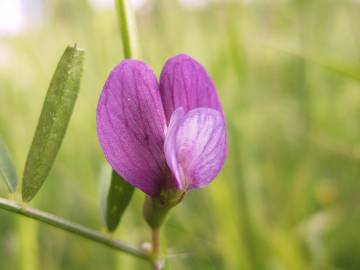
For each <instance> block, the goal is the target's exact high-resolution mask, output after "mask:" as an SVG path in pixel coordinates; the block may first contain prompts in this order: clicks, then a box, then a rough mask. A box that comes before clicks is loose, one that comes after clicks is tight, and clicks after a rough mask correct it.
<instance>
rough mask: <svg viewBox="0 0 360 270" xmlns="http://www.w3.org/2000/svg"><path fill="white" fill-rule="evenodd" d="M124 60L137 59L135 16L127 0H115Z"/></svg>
mask: <svg viewBox="0 0 360 270" xmlns="http://www.w3.org/2000/svg"><path fill="white" fill-rule="evenodd" d="M115 8H116V13H117V17H118V22H119V27H120V33H121V39H122V44H123V49H124V56H125V58H139V52H138V47H137V28H136V22H135V15H134V12H133V11H132V8H131V5H130V3H129V2H128V0H115Z"/></svg>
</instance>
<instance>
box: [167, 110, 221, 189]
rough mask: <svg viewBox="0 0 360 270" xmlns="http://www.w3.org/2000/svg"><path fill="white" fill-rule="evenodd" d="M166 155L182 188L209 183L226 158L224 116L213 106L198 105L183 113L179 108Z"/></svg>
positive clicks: (169, 136) (168, 132)
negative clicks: (212, 107)
mask: <svg viewBox="0 0 360 270" xmlns="http://www.w3.org/2000/svg"><path fill="white" fill-rule="evenodd" d="M164 150H165V156H166V161H167V164H168V166H169V167H170V169H171V171H172V172H173V174H174V176H175V177H176V179H177V182H178V188H179V189H180V190H191V189H193V188H199V187H203V186H206V185H208V184H209V183H210V182H211V181H212V180H213V179H214V178H215V177H216V175H217V174H218V173H219V171H220V169H221V168H222V166H223V164H224V161H225V158H226V153H227V149H226V128H225V122H224V118H223V115H222V114H221V113H220V112H219V111H217V110H214V109H209V108H197V109H194V110H191V111H189V112H188V113H186V114H184V110H183V109H182V108H179V109H177V110H176V111H175V112H174V114H173V115H172V117H171V120H170V126H169V129H168V131H167V134H166V139H165V146H164Z"/></svg>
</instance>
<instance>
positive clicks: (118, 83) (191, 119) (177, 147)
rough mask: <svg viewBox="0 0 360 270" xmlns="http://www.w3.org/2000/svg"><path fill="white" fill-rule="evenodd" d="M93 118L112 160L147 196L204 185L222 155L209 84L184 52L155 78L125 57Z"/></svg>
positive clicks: (220, 119) (219, 114)
mask: <svg viewBox="0 0 360 270" xmlns="http://www.w3.org/2000/svg"><path fill="white" fill-rule="evenodd" d="M96 120H97V133H98V136H99V141H100V144H101V147H102V149H103V151H104V153H105V157H106V159H107V160H108V162H109V163H110V165H111V166H112V167H113V169H114V170H115V171H116V172H117V173H118V174H119V175H121V176H122V177H123V178H124V179H125V180H126V181H127V182H129V183H130V184H131V185H133V186H135V187H137V188H139V189H141V190H142V191H144V192H145V193H146V194H148V195H150V196H157V195H159V194H160V193H161V192H162V191H163V190H167V189H173V188H175V189H177V190H179V191H183V192H186V191H188V190H191V189H193V188H199V187H203V186H206V185H208V184H209V183H210V182H211V181H212V180H213V179H214V178H215V176H216V175H217V174H218V173H219V171H220V169H221V167H222V166H223V164H224V161H225V158H226V153H227V146H226V127H225V121H224V113H223V110H222V107H221V104H220V101H219V98H218V96H217V93H216V89H215V86H214V83H213V82H212V80H211V79H210V77H209V75H208V74H207V72H206V71H205V69H204V68H203V67H202V66H201V65H200V64H199V63H198V62H196V61H195V60H194V59H192V58H191V57H189V56H187V55H183V54H182V55H177V56H175V57H173V58H171V59H169V60H168V61H167V62H166V64H165V66H164V68H163V70H162V73H161V76H160V83H158V82H157V80H156V76H155V74H154V73H153V71H152V70H151V69H150V68H149V67H148V66H147V65H146V64H144V63H143V62H141V61H138V60H124V61H122V62H121V63H120V64H119V65H117V66H116V67H115V68H114V70H113V71H112V72H111V74H110V76H109V78H108V79H107V81H106V83H105V86H104V89H103V91H102V93H101V96H100V99H99V104H98V107H97V119H96Z"/></svg>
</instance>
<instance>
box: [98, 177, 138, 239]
mask: <svg viewBox="0 0 360 270" xmlns="http://www.w3.org/2000/svg"><path fill="white" fill-rule="evenodd" d="M109 174H110V173H103V174H102V177H101V187H100V192H101V193H100V215H101V219H102V222H103V224H104V225H105V226H106V228H107V229H108V230H109V231H111V232H112V231H114V230H115V229H116V227H117V226H118V225H119V223H120V220H121V217H122V215H123V214H124V212H125V210H126V208H127V206H128V205H129V203H130V200H131V198H132V195H133V193H134V187H133V186H132V185H130V184H128V183H127V182H126V181H125V180H124V179H123V178H122V177H121V176H119V175H118V174H117V173H116V172H115V171H112V173H111V177H110V175H109Z"/></svg>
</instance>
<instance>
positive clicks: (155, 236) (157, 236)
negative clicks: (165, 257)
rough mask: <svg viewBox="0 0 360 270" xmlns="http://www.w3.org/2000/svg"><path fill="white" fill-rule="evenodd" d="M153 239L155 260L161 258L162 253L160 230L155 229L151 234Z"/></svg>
mask: <svg viewBox="0 0 360 270" xmlns="http://www.w3.org/2000/svg"><path fill="white" fill-rule="evenodd" d="M151 234H152V235H151V238H152V255H153V256H154V258H157V257H159V251H160V229H153V230H152V232H151Z"/></svg>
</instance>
